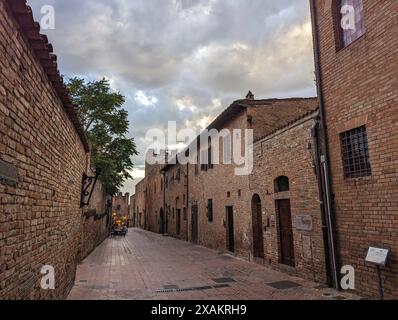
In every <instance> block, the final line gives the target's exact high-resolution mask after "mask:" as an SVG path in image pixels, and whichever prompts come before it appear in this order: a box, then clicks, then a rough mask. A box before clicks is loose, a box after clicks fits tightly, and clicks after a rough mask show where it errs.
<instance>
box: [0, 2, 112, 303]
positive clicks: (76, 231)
mask: <svg viewBox="0 0 398 320" xmlns="http://www.w3.org/2000/svg"><path fill="white" fill-rule="evenodd" d="M39 31H40V27H39V25H38V24H37V23H35V22H34V21H33V16H32V12H31V9H30V8H29V7H27V6H26V1H23V0H18V1H16V0H13V1H8V0H0V56H1V59H0V298H2V299H63V298H66V296H67V295H68V293H69V291H70V289H71V287H72V286H73V284H74V279H75V271H76V266H77V263H78V262H79V261H80V260H81V259H82V258H84V256H85V255H86V254H87V252H89V251H91V250H92V247H94V246H96V244H97V243H98V242H99V241H100V239H101V238H103V237H105V236H106V228H105V227H104V224H106V218H105V216H102V214H103V213H104V212H103V209H104V208H103V206H102V205H101V204H100V203H99V202H101V201H102V200H103V199H100V200H98V199H97V200H94V202H92V206H91V209H93V208H94V207H95V206H96V205H98V213H99V215H97V212H96V214H95V215H93V216H91V217H90V218H89V219H87V212H88V211H89V210H90V208H86V207H85V208H81V194H82V177H83V174H84V173H87V174H88V175H90V174H91V172H90V170H89V166H90V161H89V159H90V157H89V145H88V142H87V140H86V137H85V135H84V131H83V128H82V127H81V125H80V123H79V121H78V117H77V113H76V111H75V107H74V106H73V105H72V104H71V100H70V99H69V96H68V93H67V90H66V88H65V86H64V85H63V81H62V78H61V77H60V74H59V71H58V70H57V63H56V56H55V55H54V54H53V53H52V46H51V44H49V43H48V40H47V37H46V36H44V35H40V33H39ZM97 192H99V194H100V193H101V191H100V190H99V189H97ZM98 197H99V198H101V197H102V196H101V195H99V196H98ZM97 201H98V202H97ZM94 218H96V219H97V220H96V221H95V222H94V220H93V219H94ZM104 221H105V222H104ZM44 265H51V266H53V267H54V269H55V290H42V289H41V287H40V280H41V277H42V275H41V273H40V272H41V268H42V267H43V266H44Z"/></svg>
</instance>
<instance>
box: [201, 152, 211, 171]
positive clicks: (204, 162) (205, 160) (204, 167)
mask: <svg viewBox="0 0 398 320" xmlns="http://www.w3.org/2000/svg"><path fill="white" fill-rule="evenodd" d="M200 163H201V165H200V168H201V171H207V170H208V168H209V167H208V150H202V152H201V157H200Z"/></svg>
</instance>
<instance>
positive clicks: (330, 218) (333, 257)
mask: <svg viewBox="0 0 398 320" xmlns="http://www.w3.org/2000/svg"><path fill="white" fill-rule="evenodd" d="M310 7H311V18H312V33H313V40H314V41H313V42H314V58H315V73H316V77H317V92H318V98H319V115H320V127H319V129H320V132H321V139H322V142H323V148H322V149H323V155H321V157H320V161H321V167H322V169H323V170H321V172H322V171H323V175H324V177H323V178H324V183H323V185H324V186H323V188H324V190H325V195H326V197H325V198H326V206H325V209H326V223H327V227H328V236H329V241H328V242H329V247H330V249H329V253H330V262H331V269H332V273H333V283H334V288H335V289H338V290H339V289H340V284H339V276H338V261H337V242H336V237H335V230H334V229H335V219H334V208H333V195H332V182H331V176H330V166H329V161H330V160H329V144H328V136H327V131H326V130H327V126H326V115H325V101H324V95H323V78H322V72H321V67H320V66H321V61H320V52H319V48H320V46H319V33H318V17H317V8H316V0H310Z"/></svg>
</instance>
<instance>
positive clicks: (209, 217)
mask: <svg viewBox="0 0 398 320" xmlns="http://www.w3.org/2000/svg"><path fill="white" fill-rule="evenodd" d="M207 220H208V221H209V222H210V223H212V222H213V200H212V199H209V200H208V202H207Z"/></svg>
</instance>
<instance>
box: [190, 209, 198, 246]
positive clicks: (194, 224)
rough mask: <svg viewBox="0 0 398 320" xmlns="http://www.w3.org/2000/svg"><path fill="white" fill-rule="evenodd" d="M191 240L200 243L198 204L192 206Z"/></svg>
mask: <svg viewBox="0 0 398 320" xmlns="http://www.w3.org/2000/svg"><path fill="white" fill-rule="evenodd" d="M191 242H192V243H198V206H197V205H193V206H192V208H191Z"/></svg>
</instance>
